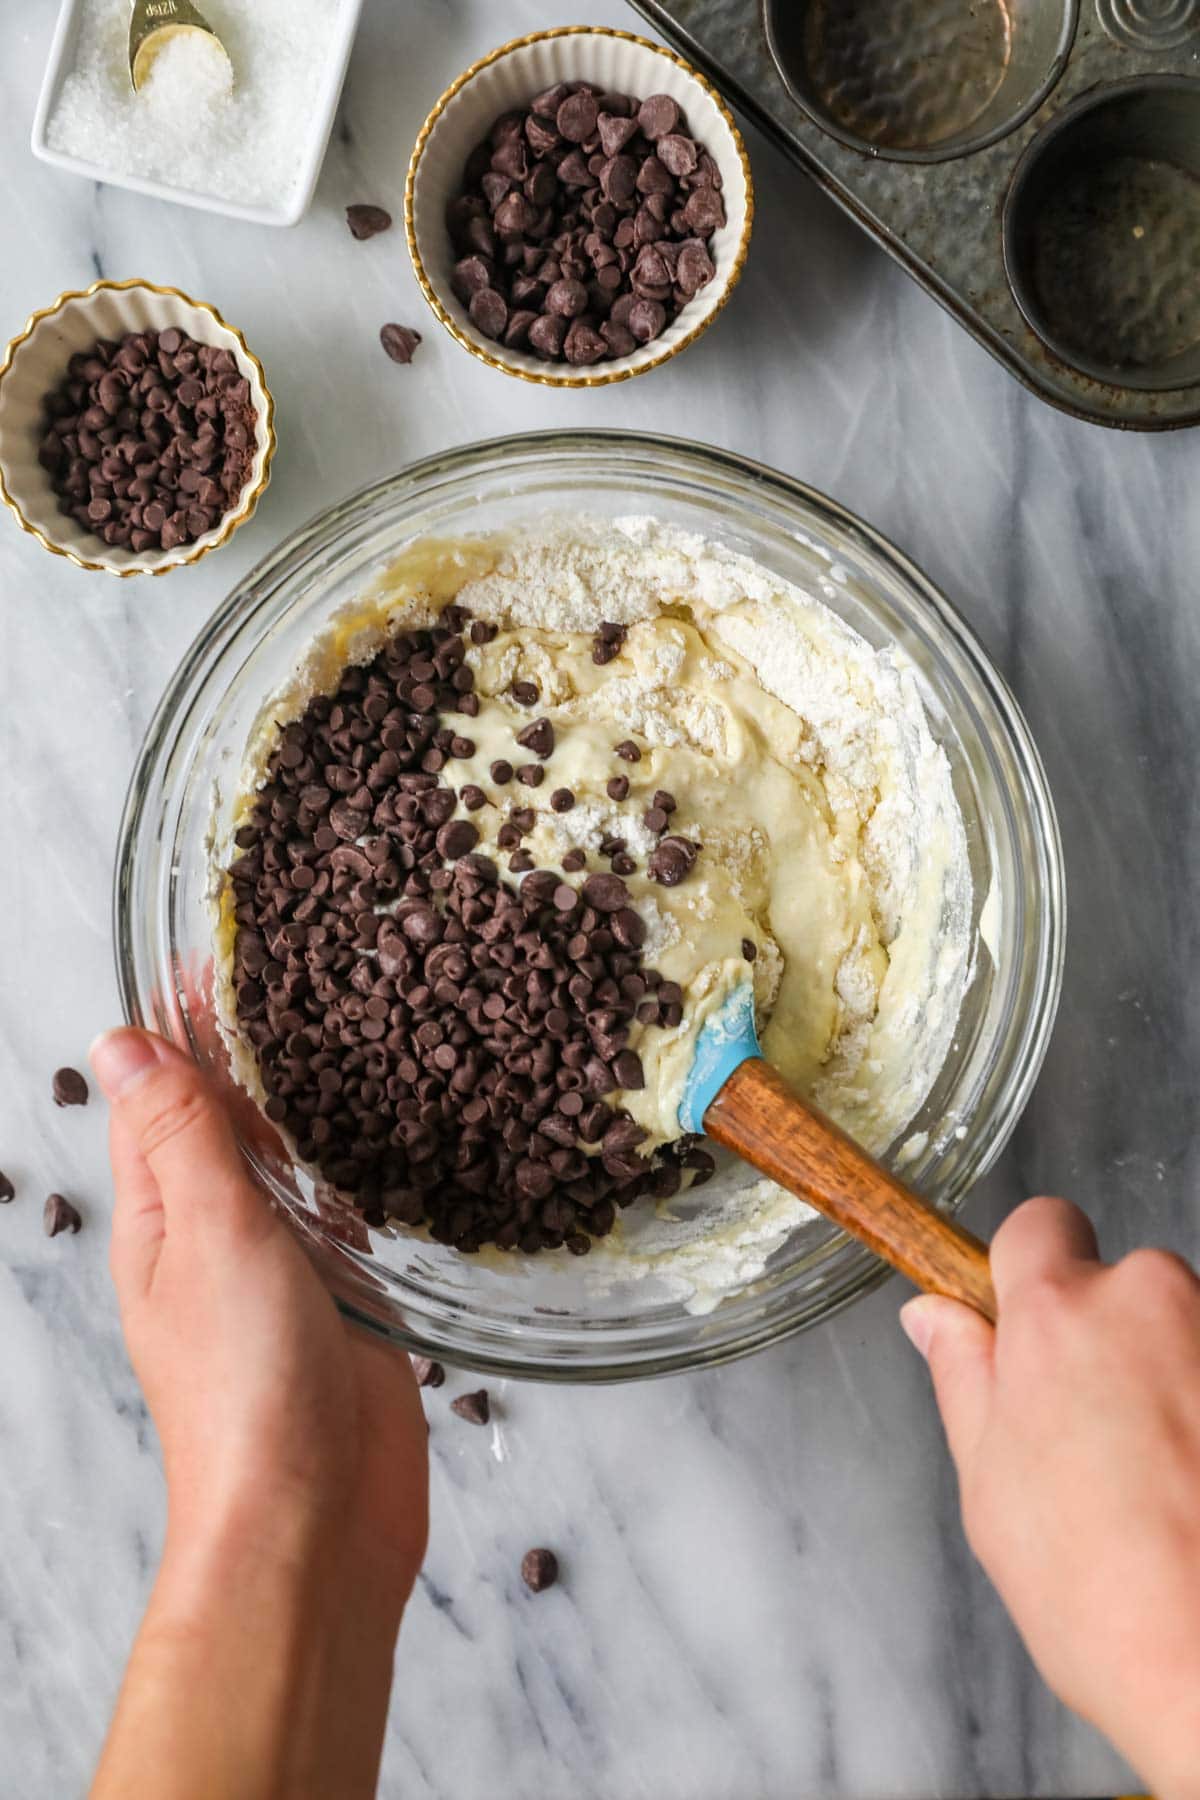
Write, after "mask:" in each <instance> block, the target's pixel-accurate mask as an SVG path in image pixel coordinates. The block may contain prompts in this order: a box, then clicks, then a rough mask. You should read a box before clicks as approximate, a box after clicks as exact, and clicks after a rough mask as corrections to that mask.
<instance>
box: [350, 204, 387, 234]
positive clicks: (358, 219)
mask: <svg viewBox="0 0 1200 1800" xmlns="http://www.w3.org/2000/svg"><path fill="white" fill-rule="evenodd" d="M346 223H347V225H348V226H349V227H350V231H351V234H352V235H353V236H354V237H356V238H358V239H359V241H360V242H361V241H362V240H363V239H365V238H373V237H378V235H379V233H380V232H381V231H388V230H390V229H391V223H392V215H391V213H390V212H388V211H387V210H386V209H385V208H384V207H382V206H364V205H356V206H348V207H347V208H346Z"/></svg>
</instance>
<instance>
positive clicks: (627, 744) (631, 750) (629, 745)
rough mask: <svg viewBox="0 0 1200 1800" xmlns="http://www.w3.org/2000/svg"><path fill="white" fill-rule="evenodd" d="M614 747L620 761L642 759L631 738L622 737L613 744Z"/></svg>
mask: <svg viewBox="0 0 1200 1800" xmlns="http://www.w3.org/2000/svg"><path fill="white" fill-rule="evenodd" d="M615 749H616V753H617V755H618V756H619V757H620V758H621V760H622V762H631V763H635V762H641V760H642V753H641V751H640V750H639V749H638V746H637V745H636V744H635V743H634V741H633V739H632V738H624V739H623V740H622V742H621V743H619V744H617V745H616V746H615Z"/></svg>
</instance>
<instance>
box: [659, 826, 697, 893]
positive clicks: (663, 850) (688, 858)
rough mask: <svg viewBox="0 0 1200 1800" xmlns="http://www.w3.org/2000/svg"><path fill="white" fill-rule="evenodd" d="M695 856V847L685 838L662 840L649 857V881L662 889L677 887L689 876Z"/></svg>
mask: <svg viewBox="0 0 1200 1800" xmlns="http://www.w3.org/2000/svg"><path fill="white" fill-rule="evenodd" d="M696 854H697V847H696V845H695V844H693V843H691V842H690V841H689V839H687V838H681V837H667V838H663V840H662V841H661V843H660V844H659V845H658V846H657V847H656V849H655V850H654V851H653V852H652V854H651V857H650V862H649V865H648V866H649V872H650V878H651V880H652V881H657V882H659V883H660V884H661V885H662V886H663V887H678V886H679V883H680V882H681V881H683V880H684V878H685V877H686V876H687V875H688V874H690V872H691V869H692V865H693V863H694V862H695V860H696Z"/></svg>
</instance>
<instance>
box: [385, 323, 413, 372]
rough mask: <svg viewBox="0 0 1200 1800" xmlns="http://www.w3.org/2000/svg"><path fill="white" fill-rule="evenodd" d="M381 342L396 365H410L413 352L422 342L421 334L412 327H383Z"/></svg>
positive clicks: (389, 325)
mask: <svg viewBox="0 0 1200 1800" xmlns="http://www.w3.org/2000/svg"><path fill="white" fill-rule="evenodd" d="M379 341H380V343H381V344H382V345H383V347H384V349H385V350H386V351H387V353H388V355H389V356H390V357H391V359H392V361H393V362H395V363H410V362H411V361H412V359H413V351H414V350H415V349H416V347H417V345H418V344H419V343H420V342H421V334H420V332H419V331H414V330H413V328H412V326H411V325H395V324H388V325H381V326H380V328H379Z"/></svg>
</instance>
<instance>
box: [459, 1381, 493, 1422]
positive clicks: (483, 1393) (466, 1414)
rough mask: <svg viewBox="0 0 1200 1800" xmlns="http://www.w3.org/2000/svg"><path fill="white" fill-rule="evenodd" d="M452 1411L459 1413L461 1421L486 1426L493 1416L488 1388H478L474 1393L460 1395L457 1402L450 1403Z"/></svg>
mask: <svg viewBox="0 0 1200 1800" xmlns="http://www.w3.org/2000/svg"><path fill="white" fill-rule="evenodd" d="M450 1411H451V1412H453V1413H457V1414H458V1416H459V1418H460V1419H466V1420H467V1422H468V1424H471V1425H486V1424H487V1422H488V1420H489V1419H490V1418H491V1416H492V1405H491V1401H490V1399H489V1398H488V1391H487V1389H486V1388H477V1389H476V1390H475V1392H474V1393H471V1394H460V1395H459V1396H458V1399H457V1400H452V1401H451V1402H450Z"/></svg>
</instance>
